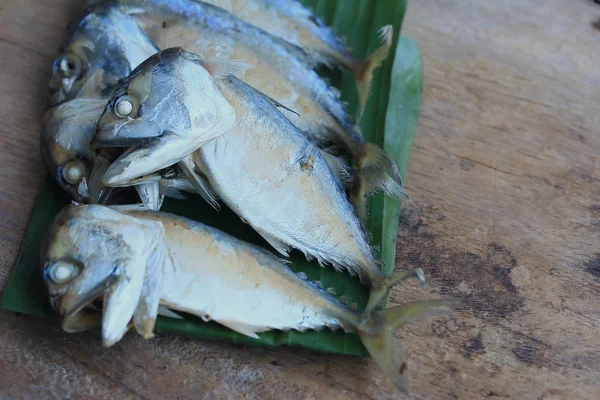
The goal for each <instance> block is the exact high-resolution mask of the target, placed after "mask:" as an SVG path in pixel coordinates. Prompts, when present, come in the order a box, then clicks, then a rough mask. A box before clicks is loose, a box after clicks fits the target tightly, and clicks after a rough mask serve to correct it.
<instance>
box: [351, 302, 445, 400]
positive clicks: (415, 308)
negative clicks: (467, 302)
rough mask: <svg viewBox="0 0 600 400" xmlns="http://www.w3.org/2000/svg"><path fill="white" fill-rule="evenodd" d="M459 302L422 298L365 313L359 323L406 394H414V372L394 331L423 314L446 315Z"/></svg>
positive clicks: (371, 348) (373, 352)
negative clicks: (411, 379)
mask: <svg viewBox="0 0 600 400" xmlns="http://www.w3.org/2000/svg"><path fill="white" fill-rule="evenodd" d="M455 305H456V301H455V300H452V299H451V300H445V299H440V300H421V301H415V302H411V303H407V304H404V305H401V306H397V307H392V308H388V309H385V310H381V311H376V312H374V313H373V315H367V316H366V317H363V319H362V321H361V323H360V324H359V326H358V329H357V330H358V336H359V337H360V339H361V341H362V343H363V344H364V346H365V348H366V349H367V351H368V352H369V354H370V355H371V357H372V358H373V359H374V360H375V362H376V363H377V364H379V367H380V368H381V369H382V370H383V372H384V374H385V375H386V376H387V377H388V379H390V380H391V381H392V382H393V383H394V385H395V386H396V387H397V388H398V389H399V390H400V391H402V392H403V393H404V394H406V395H407V396H408V397H409V398H410V397H411V394H410V376H409V373H408V364H407V361H406V352H405V350H404V346H403V345H402V342H401V341H400V340H399V339H396V338H395V336H394V333H395V331H396V330H398V329H399V328H401V327H403V326H405V325H406V324H408V323H412V322H416V321H419V320H421V319H423V318H426V317H430V316H434V315H443V314H446V313H448V312H449V308H450V307H452V306H455Z"/></svg>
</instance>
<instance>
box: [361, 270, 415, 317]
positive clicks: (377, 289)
mask: <svg viewBox="0 0 600 400" xmlns="http://www.w3.org/2000/svg"><path fill="white" fill-rule="evenodd" d="M410 278H416V279H417V280H418V281H419V284H420V285H421V287H425V274H424V273H423V270H422V269H421V268H412V269H408V270H406V271H402V272H400V273H397V274H395V275H392V276H390V277H384V278H382V279H380V280H378V281H374V282H372V283H371V293H370V294H369V301H368V302H367V306H366V307H365V310H364V311H363V313H364V314H365V315H368V314H369V313H370V312H371V311H373V310H374V309H375V308H376V307H378V306H379V305H381V302H382V301H383V299H385V298H386V297H387V295H388V293H389V290H390V289H391V288H392V287H393V286H395V285H397V284H399V283H400V282H403V281H405V280H407V279H410Z"/></svg>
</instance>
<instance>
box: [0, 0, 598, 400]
mask: <svg viewBox="0 0 600 400" xmlns="http://www.w3.org/2000/svg"><path fill="white" fill-rule="evenodd" d="M74 3H75V2H74V1H72V0H56V1H40V0H3V1H2V4H1V5H0V54H1V55H2V57H1V59H2V63H1V65H2V67H1V68H0V90H1V93H0V112H1V118H0V131H1V134H0V144H1V148H0V155H1V157H2V158H1V159H2V161H3V165H2V169H1V170H0V179H1V181H2V188H1V189H0V204H1V205H0V210H1V211H0V213H1V217H0V254H1V257H0V263H1V264H0V287H3V286H4V283H5V282H6V279H7V277H8V275H9V273H10V270H11V268H12V265H13V264H14V261H15V259H16V257H17V252H18V249H19V246H20V241H21V239H22V237H23V232H24V229H25V226H26V224H27V219H28V216H29V212H30V210H31V207H32V204H33V200H34V196H35V194H36V191H37V189H38V187H39V184H40V182H41V180H42V178H43V177H44V174H45V170H44V166H43V165H42V163H41V160H40V157H39V156H38V133H39V130H40V123H41V118H42V114H43V111H44V105H45V101H46V100H45V96H46V87H47V82H48V78H49V74H50V65H51V61H52V58H53V56H54V55H55V53H56V51H57V46H58V44H59V42H60V40H61V38H62V37H63V34H64V28H65V26H66V23H67V21H68V16H69V15H70V12H71V10H72V9H73V8H74ZM404 32H405V33H406V34H407V35H410V36H412V37H413V38H415V39H416V40H417V42H418V43H419V45H420V46H421V48H422V52H423V58H424V65H425V72H424V73H425V89H424V103H423V110H422V115H421V119H420V122H419V129H418V134H417V139H416V141H415V144H414V149H413V153H412V157H411V160H410V165H409V173H408V177H407V188H408V190H409V192H410V194H411V195H412V197H413V202H412V203H410V204H407V205H405V207H404V209H403V212H402V216H401V229H400V231H399V237H398V256H397V264H398V265H402V266H403V267H407V266H420V267H422V268H424V269H425V272H426V274H427V277H428V279H429V286H428V288H427V289H426V290H424V291H423V290H420V289H418V288H416V287H414V286H412V285H409V286H407V287H403V288H398V289H396V290H394V292H393V293H392V301H393V302H396V303H400V302H403V301H406V300H409V299H415V298H424V297H431V296H439V295H455V296H461V297H463V298H465V299H466V300H467V303H466V306H465V307H464V309H462V310H460V311H458V312H456V313H455V314H454V315H453V316H451V317H450V318H439V319H433V320H430V321H426V322H423V323H420V324H418V325H415V326H411V327H409V328H406V329H404V330H402V331H401V332H399V335H400V336H402V338H403V339H404V341H405V343H406V346H407V348H408V349H409V352H410V362H411V368H412V375H413V377H414V391H415V393H416V395H415V398H422V399H425V398H427V399H432V398H433V399H438V398H439V399H471V398H473V399H479V398H514V399H568V398H569V399H576V398H577V399H597V398H600V311H599V310H600V308H599V305H600V6H598V5H595V4H594V3H593V2H592V1H587V0H572V1H564V0H547V1H544V2H540V1H534V0H529V1H524V0H510V1H503V2H491V1H483V0H482V1H476V0H462V1H458V0H420V1H413V2H411V4H410V6H409V11H408V15H407V22H406V26H405V30H404ZM0 317H1V319H0V371H1V373H0V397H2V398H5V397H8V398H11V397H12V398H39V399H41V398H68V397H73V398H75V397H77V398H81V397H89V398H92V397H94V398H173V399H175V398H177V399H184V398H189V399H196V398H209V399H212V398H214V399H221V398H238V397H249V398H277V399H284V398H285V399H288V398H290V399H294V398H328V399H329V398H346V397H348V398H395V397H396V396H397V394H395V392H393V391H392V390H391V387H390V384H389V383H388V382H387V381H385V380H384V379H382V375H381V373H380V372H379V370H378V369H377V367H376V365H375V364H374V363H373V362H372V361H370V360H366V359H357V358H351V357H341V356H332V355H323V354H315V353H311V352H309V351H304V350H299V349H290V348H278V349H262V348H261V349H258V348H247V347H240V346H234V345H231V344H224V343H216V342H202V341H195V340H189V339H184V338H178V337H158V338H156V339H154V340H151V341H144V340H143V339H141V338H137V337H135V336H133V335H131V336H128V337H127V338H125V339H124V340H123V341H122V342H120V343H119V344H118V345H116V346H115V347H114V348H111V349H102V348H101V347H100V345H99V338H98V333H94V332H91V333H85V334H78V335H72V334H65V333H63V332H62V331H60V330H59V328H58V326H57V325H56V323H54V322H53V321H44V320H40V319H36V318H30V317H26V316H15V315H14V314H11V313H8V312H1V313H0Z"/></svg>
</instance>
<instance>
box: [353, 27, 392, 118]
mask: <svg viewBox="0 0 600 400" xmlns="http://www.w3.org/2000/svg"><path fill="white" fill-rule="evenodd" d="M393 36H394V29H393V26H392V25H386V26H384V27H383V28H381V29H380V30H379V38H380V39H381V45H380V46H379V47H378V48H377V49H376V50H375V51H374V52H373V54H371V55H370V56H369V57H368V58H366V59H361V60H356V61H355V62H353V63H352V66H351V69H352V73H353V74H354V78H355V80H356V89H357V91H358V103H359V106H360V112H359V119H360V116H361V115H362V113H363V111H364V110H365V106H366V105H367V100H368V99H369V95H370V94H371V84H372V83H373V82H372V81H373V72H374V71H375V70H376V69H377V67H379V66H380V65H381V63H382V62H383V61H384V60H385V59H386V57H387V55H388V53H389V51H390V47H391V46H392V38H393Z"/></svg>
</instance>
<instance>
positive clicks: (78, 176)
mask: <svg viewBox="0 0 600 400" xmlns="http://www.w3.org/2000/svg"><path fill="white" fill-rule="evenodd" d="M86 175H87V170H86V168H85V166H84V165H83V164H82V163H81V162H79V161H77V160H73V161H69V162H68V163H66V164H65V165H64V166H63V167H62V177H63V179H64V180H65V181H67V182H68V183H70V184H71V185H77V184H78V183H79V182H81V180H82V179H83V178H84V177H85V176H86Z"/></svg>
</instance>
